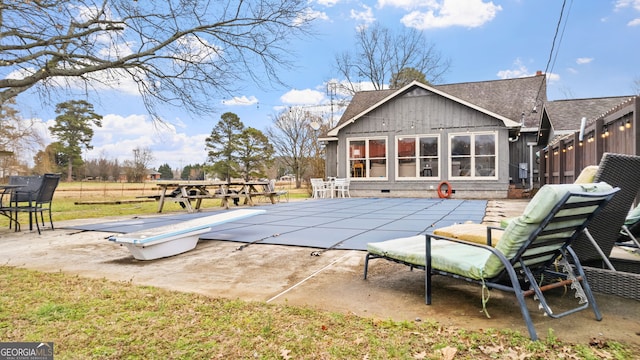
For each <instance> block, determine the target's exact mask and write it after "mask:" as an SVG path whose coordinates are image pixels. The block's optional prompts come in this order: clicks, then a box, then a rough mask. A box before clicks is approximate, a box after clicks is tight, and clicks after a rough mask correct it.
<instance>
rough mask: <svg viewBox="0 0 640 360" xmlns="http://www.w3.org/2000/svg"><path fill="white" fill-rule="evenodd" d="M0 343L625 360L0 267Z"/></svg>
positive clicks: (73, 352)
mask: <svg viewBox="0 0 640 360" xmlns="http://www.w3.org/2000/svg"><path fill="white" fill-rule="evenodd" d="M0 288H2V289H3V291H2V293H1V294H0V339H1V341H33V342H39V341H52V342H54V350H55V358H56V359H90V358H94V359H218V358H220V359H558V358H564V359H627V358H629V359H630V358H632V354H631V352H630V350H627V349H625V348H624V346H622V345H620V344H618V343H605V344H597V345H598V346H589V345H572V344H565V343H561V342H559V341H556V340H555V339H554V337H553V336H549V337H548V339H547V340H545V341H539V342H532V341H530V340H529V339H528V337H527V336H526V335H524V336H523V335H521V334H517V333H514V332H512V331H509V330H503V331H498V330H491V329H489V330H486V331H483V332H468V331H465V330H463V329H452V328H446V327H443V326H440V325H439V324H437V323H431V322H429V321H422V322H394V321H388V320H375V319H370V318H362V317H357V316H355V315H351V314H343V313H332V312H324V311H319V310H317V309H311V308H304V307H294V306H286V305H269V304H265V303H261V302H246V301H240V300H228V299H217V298H210V297H206V296H203V295H197V294H188V293H180V292H171V291H167V290H163V289H158V288H154V287H145V286H134V285H132V284H130V283H127V282H112V281H107V280H95V279H86V278H81V277H79V276H72V275H66V274H62V273H41V272H36V271H31V270H24V269H17V268H11V267H0Z"/></svg>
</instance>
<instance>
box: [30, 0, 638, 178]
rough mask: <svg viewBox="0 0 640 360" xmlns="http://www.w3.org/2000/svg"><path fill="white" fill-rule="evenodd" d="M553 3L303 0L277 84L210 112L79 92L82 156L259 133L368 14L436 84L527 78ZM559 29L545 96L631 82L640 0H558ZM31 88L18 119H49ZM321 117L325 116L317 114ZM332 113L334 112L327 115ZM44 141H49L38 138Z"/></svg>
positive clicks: (196, 152)
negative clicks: (422, 52) (307, 27)
mask: <svg viewBox="0 0 640 360" xmlns="http://www.w3.org/2000/svg"><path fill="white" fill-rule="evenodd" d="M562 3H563V2H562V0H504V1H500V0H494V1H483V0H379V1H358V0H312V1H311V7H312V8H313V10H314V11H315V13H316V15H317V16H318V19H317V20H316V22H315V24H314V27H313V29H312V31H313V32H314V33H315V36H313V37H311V38H306V39H303V40H297V39H295V40H292V41H291V42H290V44H291V45H290V46H291V47H290V51H291V54H292V60H293V61H294V66H295V67H294V68H293V69H291V70H287V71H283V72H282V73H280V76H281V78H282V80H283V81H284V82H285V83H286V84H287V86H286V87H278V88H276V89H272V90H268V91H267V90H264V89H261V88H260V87H258V86H255V85H254V84H251V83H246V84H243V91H242V92H241V93H238V94H237V95H236V96H235V97H234V98H226V99H220V100H219V104H218V106H217V110H218V111H217V112H215V113H211V114H209V115H207V116H195V115H192V114H189V113H187V112H183V111H180V109H175V108H166V109H160V114H161V116H162V117H163V119H164V121H165V125H164V126H162V125H160V126H159V125H158V124H155V123H153V121H152V120H151V119H150V117H149V116H148V114H147V113H146V111H145V109H144V106H143V104H142V100H141V99H140V97H139V96H138V95H136V94H135V93H134V92H133V91H131V90H130V89H131V87H127V86H126V85H123V87H122V88H120V89H114V90H103V91H101V92H100V96H99V98H98V97H94V96H92V97H91V98H89V99H87V100H88V101H90V102H92V103H93V104H94V106H95V109H96V111H97V112H98V113H99V114H101V115H103V116H104V120H103V126H102V128H96V129H95V131H96V133H95V136H94V139H93V142H92V143H93V146H94V149H93V150H91V151H89V152H86V153H85V158H86V159H93V158H98V157H101V156H102V157H106V158H108V159H115V158H117V159H119V161H120V162H122V161H124V160H128V159H131V158H132V150H133V149H134V148H135V147H137V146H140V147H148V148H149V149H151V151H152V153H153V154H154V157H155V161H154V162H153V164H152V165H153V166H154V167H156V168H157V167H158V166H159V165H161V164H164V163H168V164H169V165H170V166H171V167H172V168H179V167H181V166H184V165H187V164H195V163H203V162H204V161H205V160H206V150H205V148H204V139H205V138H206V137H207V136H208V135H209V134H210V133H211V130H212V128H213V126H214V125H215V124H216V123H217V122H218V120H219V119H220V115H221V114H223V113H225V112H228V111H230V112H233V113H236V114H237V115H238V116H239V117H240V119H241V120H242V121H243V123H244V124H245V126H252V127H255V128H257V129H260V130H265V129H266V128H267V127H268V126H270V125H271V123H272V119H273V117H274V116H275V115H276V114H277V113H278V112H279V110H281V109H283V108H286V107H287V106H308V107H309V108H313V109H316V108H317V109H320V107H316V106H317V105H322V104H324V105H326V104H328V102H329V97H328V96H327V94H326V83H327V82H328V81H330V80H335V81H340V80H342V79H340V78H339V77H338V73H337V71H336V70H335V66H334V63H335V57H336V55H337V54H339V53H342V52H344V51H346V50H349V49H350V48H352V47H353V44H354V37H355V29H356V27H358V26H363V25H366V24H368V23H371V22H372V21H378V22H380V23H381V24H382V25H384V26H385V27H388V28H392V29H399V28H401V27H414V28H417V29H419V30H421V31H423V33H424V35H425V37H426V38H427V39H428V40H429V41H430V42H431V43H433V44H434V45H435V47H436V49H437V50H438V51H440V53H441V54H442V56H444V57H447V58H449V59H451V67H450V69H449V72H448V73H447V74H446V75H445V77H444V80H443V81H442V83H458V82H473V81H485V80H497V79H503V78H513V77H520V76H530V75H534V74H535V73H536V71H537V70H542V71H544V70H545V69H547V63H548V61H549V55H550V51H551V47H552V44H553V39H554V34H555V31H556V25H557V23H558V20H559V16H560V12H561V7H562ZM564 16H565V17H564V18H563V21H562V24H561V27H560V33H559V34H558V37H557V38H556V42H555V49H554V53H553V57H552V59H551V62H550V64H549V69H548V73H547V74H548V88H547V91H548V98H549V99H550V100H558V99H566V98H590V97H604V96H618V95H630V94H634V93H635V92H636V91H638V89H637V88H638V86H637V85H636V83H637V82H640V67H639V66H638V65H639V64H640V62H639V60H638V59H640V48H638V46H637V44H638V42H639V40H640V0H592V1H585V0H581V1H571V0H567V1H566V6H565V12H564ZM35 98H36V96H35V95H33V94H23V95H21V97H19V98H18V101H19V105H20V109H21V113H22V116H23V117H34V118H36V119H39V121H40V122H41V128H42V133H43V135H44V136H45V137H47V134H46V131H45V129H46V128H47V127H48V126H50V125H51V124H52V123H53V119H54V118H55V114H54V112H53V110H54V108H55V103H54V104H52V105H49V104H46V105H42V104H39V103H34V102H33V99H35ZM324 115H325V116H327V117H329V116H330V115H329V114H328V113H327V112H326V111H325V113H324ZM335 116H336V118H337V117H338V116H339V113H336V115H335ZM47 141H49V142H50V141H52V139H47Z"/></svg>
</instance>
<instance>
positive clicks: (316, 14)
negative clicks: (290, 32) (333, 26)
mask: <svg viewBox="0 0 640 360" xmlns="http://www.w3.org/2000/svg"><path fill="white" fill-rule="evenodd" d="M313 20H327V21H328V20H329V15H327V13H325V12H324V11H317V10H312V9H306V10H305V11H304V12H302V13H300V14H299V15H298V17H296V18H295V19H294V20H293V25H294V26H298V25H301V24H305V23H308V22H310V21H313Z"/></svg>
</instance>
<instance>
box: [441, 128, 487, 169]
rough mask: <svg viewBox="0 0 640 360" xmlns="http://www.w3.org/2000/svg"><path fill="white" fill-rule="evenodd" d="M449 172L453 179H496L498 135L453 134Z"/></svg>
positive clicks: (450, 138)
mask: <svg viewBox="0 0 640 360" xmlns="http://www.w3.org/2000/svg"><path fill="white" fill-rule="evenodd" d="M449 148H450V149H451V156H450V162H449V164H450V166H449V171H450V174H451V177H452V178H456V177H473V178H492V179H494V178H496V174H497V171H496V166H497V161H496V159H497V154H496V134H495V133H476V134H452V135H451V136H450V137H449Z"/></svg>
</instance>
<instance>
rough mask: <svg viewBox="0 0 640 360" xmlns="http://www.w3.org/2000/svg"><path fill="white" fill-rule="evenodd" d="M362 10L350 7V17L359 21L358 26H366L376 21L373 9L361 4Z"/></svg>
mask: <svg viewBox="0 0 640 360" xmlns="http://www.w3.org/2000/svg"><path fill="white" fill-rule="evenodd" d="M362 8H363V10H362V11H357V10H354V9H351V18H352V19H354V20H356V21H358V22H359V23H360V25H359V26H368V25H369V24H371V23H373V22H374V21H376V17H375V16H374V15H373V10H372V9H371V7H369V6H367V5H362Z"/></svg>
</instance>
